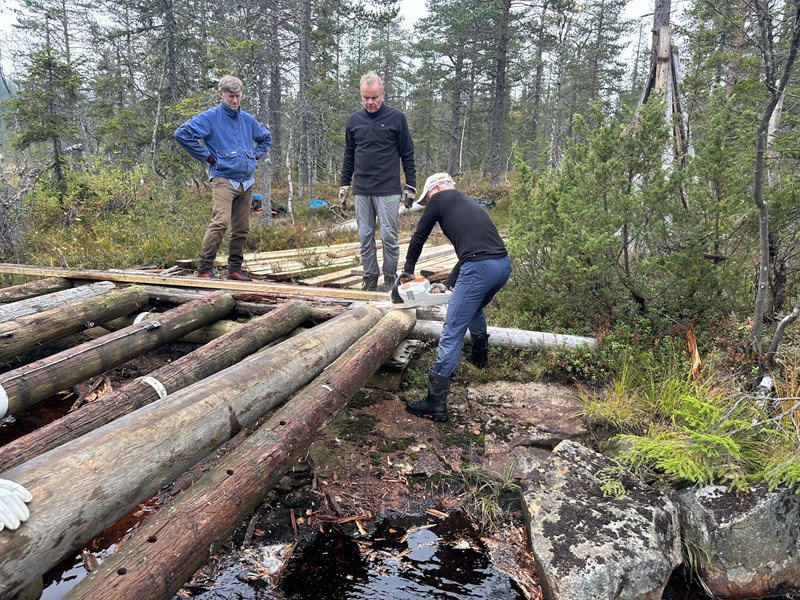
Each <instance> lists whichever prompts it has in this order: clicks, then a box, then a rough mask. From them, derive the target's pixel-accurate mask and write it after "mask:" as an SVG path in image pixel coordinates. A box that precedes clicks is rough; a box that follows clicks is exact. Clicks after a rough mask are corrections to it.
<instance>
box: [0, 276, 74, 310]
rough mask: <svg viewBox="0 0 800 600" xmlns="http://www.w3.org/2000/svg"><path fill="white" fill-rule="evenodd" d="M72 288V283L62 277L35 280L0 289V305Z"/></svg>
mask: <svg viewBox="0 0 800 600" xmlns="http://www.w3.org/2000/svg"><path fill="white" fill-rule="evenodd" d="M71 287H72V282H71V281H70V280H69V279H66V278H64V277H48V278H47V279H37V280H36V281H29V282H28V283H23V284H21V285H15V286H11V287H7V288H2V289H0V304H7V303H8V302H18V301H20V300H25V299H26V298H34V297H36V296H41V295H43V294H51V293H53V292H57V291H59V290H66V289H68V288H71Z"/></svg>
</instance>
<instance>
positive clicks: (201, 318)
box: [0, 287, 234, 416]
mask: <svg viewBox="0 0 800 600" xmlns="http://www.w3.org/2000/svg"><path fill="white" fill-rule="evenodd" d="M127 289H128V290H134V292H133V293H134V294H135V296H134V297H136V298H137V302H138V301H140V300H142V298H141V294H144V301H145V302H146V301H147V292H145V291H144V290H142V289H141V288H138V290H137V288H136V287H130V288H127ZM124 291H126V290H120V292H124ZM112 293H113V294H116V293H118V292H112ZM233 303H234V300H233V298H232V297H231V296H230V294H227V293H225V292H215V293H211V294H209V295H208V296H207V297H206V298H204V299H203V300H195V301H194V302H190V303H188V304H183V305H181V306H179V307H177V308H174V309H172V310H170V311H168V312H165V313H162V314H159V315H157V317H158V318H157V319H156V318H153V319H150V320H147V321H142V322H140V323H137V324H136V325H131V326H130V327H126V328H125V329H121V330H120V331H117V332H114V333H110V334H108V335H104V336H103V337H101V338H98V339H96V340H92V341H90V342H85V343H83V344H81V345H80V346H76V347H75V348H70V349H68V350H64V351H63V352H59V353H58V354H54V355H53V356H48V357H47V358H43V359H42V360H39V361H36V362H34V363H31V364H29V365H25V366H23V367H20V368H18V369H14V370H13V371H9V372H8V373H4V374H2V375H0V387H2V388H3V389H4V390H5V394H6V396H7V397H8V412H10V413H15V412H19V411H20V410H23V409H25V408H28V407H29V406H31V405H33V404H35V403H37V402H40V401H42V400H44V399H45V398H47V397H49V396H51V395H52V394H54V393H56V392H57V391H59V390H63V389H66V388H69V387H71V386H73V385H75V384H76V383H79V382H81V381H84V380H85V379H88V378H89V377H92V376H93V375H97V374H99V373H102V372H103V371H107V370H108V369H112V368H114V367H116V366H119V365H121V364H122V363H124V362H127V361H129V360H130V359H132V358H133V357H135V356H139V355H140V354H144V353H145V352H149V351H150V350H153V349H154V348H158V347H159V346H162V345H164V344H166V343H169V342H173V341H175V340H176V339H178V338H180V337H182V336H184V335H186V334H187V333H189V332H190V331H193V330H194V329H197V328H198V327H202V326H203V325H207V324H208V323H212V322H214V321H216V320H217V319H219V318H220V317H222V316H225V315H226V314H228V313H229V312H230V311H231V309H232V308H233ZM137 308H141V307H137ZM134 310H136V309H134ZM48 312H50V311H48ZM42 314H44V313H42ZM14 322H16V321H14ZM1 326H2V325H0V327H1ZM0 416H2V415H0Z"/></svg>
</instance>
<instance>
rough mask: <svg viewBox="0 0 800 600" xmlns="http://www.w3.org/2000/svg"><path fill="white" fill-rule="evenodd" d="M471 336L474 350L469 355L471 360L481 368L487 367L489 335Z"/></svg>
mask: <svg viewBox="0 0 800 600" xmlns="http://www.w3.org/2000/svg"><path fill="white" fill-rule="evenodd" d="M471 337H472V352H471V353H470V355H469V362H471V363H472V364H473V365H475V366H476V367H478V368H479V369H485V368H486V363H487V361H488V360H489V336H488V335H473V336H471Z"/></svg>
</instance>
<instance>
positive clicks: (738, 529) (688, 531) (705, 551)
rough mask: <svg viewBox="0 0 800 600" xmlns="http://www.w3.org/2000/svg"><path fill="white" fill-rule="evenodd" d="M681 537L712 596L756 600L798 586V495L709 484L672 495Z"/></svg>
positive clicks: (799, 527)
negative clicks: (740, 489)
mask: <svg viewBox="0 0 800 600" xmlns="http://www.w3.org/2000/svg"><path fill="white" fill-rule="evenodd" d="M675 501H676V503H677V504H678V505H679V506H680V509H681V510H680V513H681V514H680V520H681V527H682V535H683V539H684V542H685V544H686V545H687V547H688V548H689V549H690V550H691V551H692V552H693V553H694V555H695V557H694V562H695V564H696V566H697V571H698V575H699V576H700V578H701V579H702V580H703V581H704V582H705V584H706V586H707V587H708V589H709V591H710V592H711V593H713V594H714V596H717V597H721V598H760V597H762V596H767V595H775V594H780V593H786V592H789V591H797V590H798V589H800V496H798V495H797V494H793V493H792V492H789V491H787V490H777V491H774V492H769V491H768V490H766V489H765V488H763V487H755V488H753V489H752V490H751V491H749V492H747V493H741V492H740V493H735V492H728V491H727V490H726V488H725V487H722V486H708V487H705V488H702V489H700V490H689V491H685V492H681V493H679V494H676V495H675Z"/></svg>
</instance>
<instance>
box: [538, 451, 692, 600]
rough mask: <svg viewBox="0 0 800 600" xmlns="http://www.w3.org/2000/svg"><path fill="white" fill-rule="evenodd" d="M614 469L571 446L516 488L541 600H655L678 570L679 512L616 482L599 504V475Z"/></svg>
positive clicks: (640, 486)
mask: <svg viewBox="0 0 800 600" xmlns="http://www.w3.org/2000/svg"><path fill="white" fill-rule="evenodd" d="M617 467H618V465H617V463H615V462H614V461H612V460H611V459H610V458H607V457H605V456H603V455H601V454H598V453H596V452H594V451H592V450H589V449H588V448H586V447H584V446H582V445H580V444H578V443H576V442H572V441H569V440H565V441H563V442H561V443H560V444H558V446H556V448H555V449H554V450H553V453H552V454H551V456H550V458H549V459H548V460H547V461H546V462H545V463H543V464H542V466H541V468H539V469H538V470H537V471H535V472H533V473H531V474H530V475H529V477H528V478H527V479H525V480H523V482H522V489H523V498H524V502H523V507H524V509H525V513H526V520H527V521H528V530H529V533H530V539H531V544H532V546H533V553H534V557H535V561H536V568H537V571H538V574H539V582H540V584H541V586H542V589H543V592H544V595H545V598H547V599H552V600H604V599H620V600H623V599H624V600H629V599H630V600H633V599H637V600H660V598H661V596H662V593H663V591H664V587H665V586H666V584H667V581H668V580H669V578H670V575H671V574H672V572H673V570H674V569H675V568H676V567H677V566H678V565H679V564H680V563H681V561H682V558H681V542H680V536H679V520H678V514H677V510H676V508H675V506H674V504H673V503H672V501H671V500H670V499H669V498H668V497H667V496H666V495H664V494H662V493H660V492H658V491H656V490H654V489H653V488H651V487H649V486H647V485H646V484H644V483H643V482H641V481H640V480H638V479H637V478H635V477H633V476H630V475H622V479H621V483H622V484H623V486H624V488H625V494H624V495H623V496H622V497H619V498H614V497H604V495H603V492H602V491H601V480H600V479H599V478H598V473H599V472H600V471H601V470H602V469H609V468H610V469H616V468H617Z"/></svg>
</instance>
